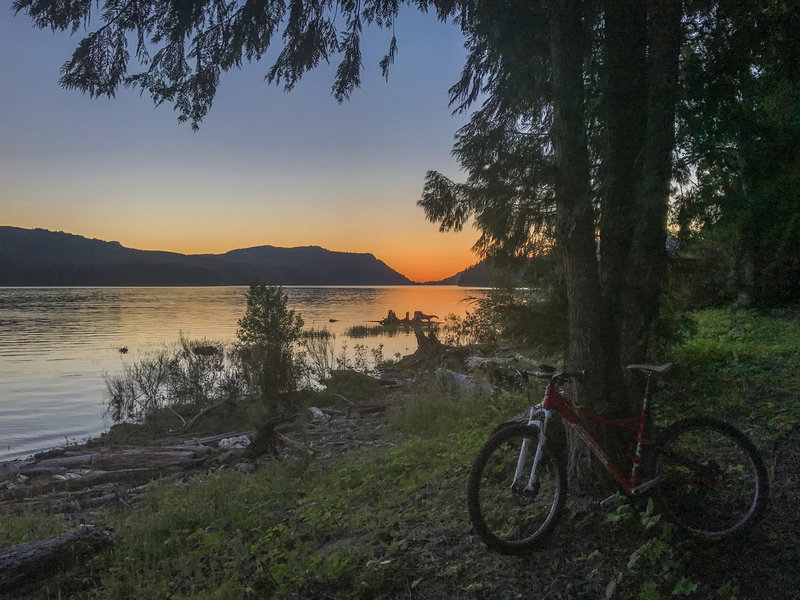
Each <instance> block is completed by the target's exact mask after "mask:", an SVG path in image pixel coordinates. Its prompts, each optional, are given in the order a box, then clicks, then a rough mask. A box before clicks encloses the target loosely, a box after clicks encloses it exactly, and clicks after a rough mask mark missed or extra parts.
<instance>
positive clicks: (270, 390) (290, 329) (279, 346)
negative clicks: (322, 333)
mask: <svg viewBox="0 0 800 600" xmlns="http://www.w3.org/2000/svg"><path fill="white" fill-rule="evenodd" d="M287 302H288V298H287V296H286V294H285V293H284V292H283V290H282V289H281V288H280V287H277V286H272V285H269V284H267V283H264V282H261V281H258V280H253V281H251V282H250V287H249V289H248V291H247V308H246V310H245V314H244V316H243V317H242V318H241V319H240V320H239V329H238V331H237V332H236V336H237V338H238V340H239V343H238V346H239V350H240V353H241V355H242V359H243V364H244V366H245V371H246V376H247V379H248V381H249V383H250V389H251V391H252V392H254V393H257V394H260V395H261V396H262V398H264V399H274V398H275V397H276V394H277V393H278V392H284V391H289V390H293V389H295V387H296V386H297V381H298V374H299V368H298V364H297V362H296V360H295V355H294V347H293V346H294V344H295V343H296V342H297V341H298V340H299V339H300V337H301V331H302V328H303V319H302V317H300V315H298V314H297V313H296V312H295V311H293V310H291V309H289V308H288V305H287Z"/></svg>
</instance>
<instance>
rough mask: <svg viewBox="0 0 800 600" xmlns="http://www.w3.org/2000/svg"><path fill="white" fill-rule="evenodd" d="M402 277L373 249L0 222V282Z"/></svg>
mask: <svg viewBox="0 0 800 600" xmlns="http://www.w3.org/2000/svg"><path fill="white" fill-rule="evenodd" d="M252 278H262V279H266V280H269V281H272V282H274V283H276V284H280V285H392V284H394V285H402V284H408V283H410V281H409V280H408V279H407V278H406V277H405V276H403V275H401V274H400V273H398V272H396V271H394V270H393V269H391V268H390V267H388V266H387V265H386V264H384V263H383V262H382V261H380V260H378V259H377V258H375V257H374V256H373V255H372V254H358V253H348V252H333V251H330V250H326V249H324V248H319V247H316V246H306V247H299V248H278V247H274V246H260V247H255V248H246V249H239V250H232V251H230V252H227V253H225V254H195V255H184V254H178V253H174V252H158V251H146V250H135V249H132V248H126V247H124V246H122V245H120V244H119V242H106V241H102V240H96V239H87V238H85V237H81V236H77V235H72V234H68V233H63V232H52V231H47V230H44V229H33V230H31V229H21V228H17V227H0V285H7V286H14V285H18V286H29V285H44V286H59V285H245V284H247V283H248V282H249V281H250V279H252Z"/></svg>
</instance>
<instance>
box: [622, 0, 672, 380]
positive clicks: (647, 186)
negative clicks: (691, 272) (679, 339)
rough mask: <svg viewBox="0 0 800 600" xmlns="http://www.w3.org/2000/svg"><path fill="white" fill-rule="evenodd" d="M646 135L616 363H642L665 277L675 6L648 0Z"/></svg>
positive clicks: (670, 0) (670, 165) (668, 2)
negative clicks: (636, 216)
mask: <svg viewBox="0 0 800 600" xmlns="http://www.w3.org/2000/svg"><path fill="white" fill-rule="evenodd" d="M648 8H649V14H648V36H649V61H648V105H647V132H646V135H645V139H644V145H643V146H642V161H641V176H640V178H639V190H638V194H637V196H638V198H637V200H638V202H637V204H638V205H637V210H636V213H637V215H638V218H637V220H636V224H635V227H634V228H633V229H632V236H631V248H630V255H629V258H628V264H627V268H626V273H625V285H624V287H623V294H622V295H621V302H620V305H621V306H622V307H623V308H624V311H623V315H622V317H623V318H622V321H621V323H620V359H621V363H622V364H623V365H624V364H628V363H632V362H641V361H644V360H647V359H648V356H647V354H648V345H649V343H650V342H651V340H652V336H651V333H652V327H653V324H654V322H655V320H656V318H657V317H658V314H659V308H660V299H661V292H662V287H663V282H664V278H665V273H666V258H667V255H666V241H667V230H666V225H667V207H668V204H669V193H670V183H671V176H672V151H673V148H674V144H675V107H676V103H677V96H678V93H677V92H678V57H679V52H680V42H681V3H680V1H679V0H654V1H653V2H651V3H649V4H648Z"/></svg>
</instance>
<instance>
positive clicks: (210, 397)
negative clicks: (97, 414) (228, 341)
mask: <svg viewBox="0 0 800 600" xmlns="http://www.w3.org/2000/svg"><path fill="white" fill-rule="evenodd" d="M105 380H106V389H107V399H106V401H107V413H108V415H109V417H110V418H111V419H112V420H113V421H114V422H115V423H121V422H142V421H144V420H145V419H146V418H147V417H148V416H151V415H153V414H155V413H157V412H160V411H162V410H164V409H167V410H169V411H170V412H172V413H173V415H178V416H179V417H180V418H181V419H183V420H184V422H185V418H184V417H186V418H188V417H190V416H191V414H192V413H196V412H199V411H201V410H203V409H204V408H206V407H208V406H209V405H211V404H214V403H216V402H219V401H221V400H226V399H227V400H236V399H238V398H240V397H241V396H242V395H243V394H244V393H245V392H246V391H247V383H246V381H245V378H244V376H243V370H242V366H241V362H240V360H239V354H238V352H236V351H234V350H233V349H232V348H229V347H225V346H224V345H223V344H221V343H219V342H210V341H208V340H197V341H192V340H188V339H186V338H184V337H183V336H181V340H180V344H179V345H178V347H177V348H175V349H174V350H168V349H165V350H161V351H159V352H157V353H155V354H154V355H151V356H145V357H143V358H140V359H138V360H135V361H134V362H132V363H127V364H125V365H124V366H123V369H122V372H121V373H119V374H108V373H107V374H106V375H105ZM179 413H182V416H181V414H179Z"/></svg>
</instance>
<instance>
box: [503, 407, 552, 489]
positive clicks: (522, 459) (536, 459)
mask: <svg viewBox="0 0 800 600" xmlns="http://www.w3.org/2000/svg"><path fill="white" fill-rule="evenodd" d="M536 410H537V409H536V408H535V407H532V408H531V412H530V416H529V417H528V425H533V426H535V427H536V428H537V429H538V430H539V436H538V441H537V444H536V453H535V454H534V456H533V464H532V465H531V471H530V474H529V475H528V483H527V485H526V486H525V487H524V488H523V489H522V490H521V492H522V493H523V494H527V495H534V494H536V491H537V489H538V481H537V479H536V471H537V469H538V467H539V463H540V462H541V460H542V455H543V453H544V445H545V443H546V442H547V434H546V430H547V422H548V421H549V420H550V410H549V409H543V411H542V412H543V413H544V416H543V417H540V418H539V419H537V418H535V416H534V411H536ZM530 445H531V438H525V439H524V440H523V441H522V448H521V449H520V451H519V458H518V459H517V468H516V471H515V472H514V481H513V483H512V484H511V488H512V489H513V490H514V491H520V490H519V486H520V485H521V484H522V482H523V480H524V479H523V478H524V477H525V463H526V462H527V461H528V454H529V452H530V451H531V448H530Z"/></svg>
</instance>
